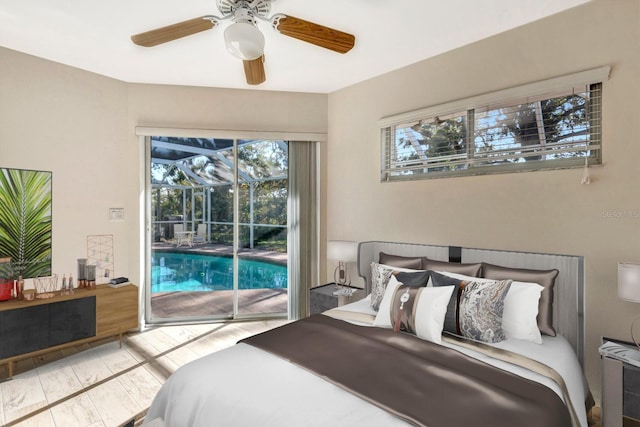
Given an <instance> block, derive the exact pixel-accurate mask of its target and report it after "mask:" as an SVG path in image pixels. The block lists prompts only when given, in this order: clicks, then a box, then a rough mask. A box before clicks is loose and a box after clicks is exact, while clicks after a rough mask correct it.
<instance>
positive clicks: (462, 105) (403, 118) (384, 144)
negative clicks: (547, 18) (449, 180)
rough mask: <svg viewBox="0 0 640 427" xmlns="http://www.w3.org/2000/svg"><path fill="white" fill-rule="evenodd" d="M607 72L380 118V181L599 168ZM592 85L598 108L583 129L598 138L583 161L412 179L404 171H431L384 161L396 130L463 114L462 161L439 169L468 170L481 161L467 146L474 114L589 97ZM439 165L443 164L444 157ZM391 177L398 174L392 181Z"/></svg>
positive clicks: (597, 70)
mask: <svg viewBox="0 0 640 427" xmlns="http://www.w3.org/2000/svg"><path fill="white" fill-rule="evenodd" d="M610 69H611V67H610V66H603V67H599V68H594V69H591V70H586V71H581V72H578V73H574V74H569V75H564V76H560V77H555V78H551V79H547V80H543V81H538V82H533V83H529V84H524V85H521V86H516V87H511V88H507V89H502V90H498V91H495V92H490V93H486V94H482V95H478V96H474V97H470V98H465V99H460V100H457V101H452V102H448V103H444V104H439V105H435V106H431V107H426V108H422V109H419V110H415V111H409V112H405V113H402V114H397V115H393V116H389V117H385V118H383V119H381V120H379V122H378V127H379V130H380V143H381V156H380V161H381V165H380V166H381V168H380V170H381V175H380V180H381V181H382V182H387V181H406V180H420V179H434V178H446V177H455V176H469V175H486V174H500V173H512V172H520V171H536V170H548V169H567V168H575V167H581V166H584V163H585V161H584V159H587V162H588V163H589V164H590V165H591V164H600V163H601V162H602V156H601V153H602V146H601V142H602V124H601V120H602V83H604V82H605V81H607V80H608V79H609V73H610ZM597 84H600V86H599V87H596V90H597V91H598V98H596V99H598V101H599V103H600V105H599V107H600V108H599V109H598V111H597V114H596V115H595V116H594V117H591V118H590V119H589V122H590V125H589V126H590V129H591V128H592V127H593V126H595V128H596V132H595V134H596V135H597V136H598V137H599V138H598V141H597V143H594V144H593V145H592V148H590V154H589V156H586V157H585V156H581V157H577V158H567V159H552V160H540V161H535V162H519V163H501V164H490V165H484V166H482V167H466V168H463V169H456V170H447V171H442V170H441V171H431V172H424V173H412V172H409V171H411V170H414V169H427V168H429V169H431V167H430V166H429V165H428V164H427V163H425V162H420V161H419V160H418V161H417V163H416V162H414V163H416V164H415V165H414V166H413V167H406V168H402V167H400V168H398V167H397V166H396V165H397V164H395V163H393V162H391V160H390V159H391V158H392V157H391V155H392V154H393V151H394V150H395V148H396V147H395V146H396V144H395V143H394V141H393V139H394V138H395V137H396V130H395V129H396V126H402V125H405V126H406V125H407V123H416V122H417V123H422V122H423V121H425V119H426V120H429V119H431V120H433V119H435V120H436V121H437V120H438V119H439V118H445V119H446V118H447V117H453V116H455V117H460V116H461V115H462V114H466V116H465V120H466V123H465V124H464V126H465V127H466V130H465V132H466V133H465V135H466V141H465V151H464V155H462V154H461V155H460V156H462V157H460V156H457V157H460V159H454V158H453V157H456V156H451V157H452V158H451V159H449V161H448V162H446V161H445V162H444V164H445V165H447V166H454V165H456V164H465V165H472V164H473V163H474V162H475V161H476V160H475V158H480V159H481V158H482V157H477V155H476V153H475V150H474V146H475V143H470V139H472V138H475V136H474V135H475V132H474V126H475V124H476V123H475V118H474V116H475V114H476V110H480V111H482V110H486V109H487V106H488V105H490V106H492V107H491V108H496V106H517V105H518V104H522V103H531V102H534V101H529V100H536V102H540V100H542V99H545V98H544V97H545V96H547V98H546V99H552V98H554V97H558V96H564V95H559V94H560V93H561V92H567V91H570V90H571V89H572V88H576V87H581V86H582V87H585V88H589V91H590V92H591V91H593V86H592V85H597ZM594 123H595V125H594ZM590 132H591V133H592V135H593V134H594V133H593V131H591V130H590ZM566 145H568V144H567V143H566V142H565V143H563V146H566ZM442 159H444V160H447V159H445V158H444V157H443V158H442ZM425 160H426V158H425ZM438 160H440V158H438V157H436V158H434V164H437V163H439V162H438ZM480 161H481V160H480ZM436 162H437V163H436ZM407 163H411V161H407ZM418 163H419V164H418ZM434 167H437V166H434ZM402 172H407V174H406V175H403V174H402ZM394 173H395V174H394ZM397 173H401V174H400V175H397Z"/></svg>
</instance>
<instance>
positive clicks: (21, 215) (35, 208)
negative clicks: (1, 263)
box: [0, 168, 52, 278]
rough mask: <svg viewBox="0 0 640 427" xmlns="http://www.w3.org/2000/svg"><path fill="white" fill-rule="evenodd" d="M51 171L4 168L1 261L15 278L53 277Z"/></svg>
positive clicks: (0, 179) (0, 178) (0, 207)
mask: <svg viewBox="0 0 640 427" xmlns="http://www.w3.org/2000/svg"><path fill="white" fill-rule="evenodd" d="M51 175H52V173H51V172H44V171H34V170H25V169H7V168H0V258H7V257H9V258H11V270H12V275H13V276H14V278H15V277H17V276H22V277H23V278H30V277H37V276H49V275H51V230H52V227H51V207H52V194H51Z"/></svg>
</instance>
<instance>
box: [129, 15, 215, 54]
mask: <svg viewBox="0 0 640 427" xmlns="http://www.w3.org/2000/svg"><path fill="white" fill-rule="evenodd" d="M206 18H207V17H206V16H201V17H200V18H193V19H189V20H188V21H183V22H178V23H177V24H172V25H167V26H166V27H162V28H156V29H155V30H151V31H147V32H144V33H140V34H136V35H133V36H131V41H133V42H134V43H135V44H137V45H139V46H144V47H152V46H156V45H159V44H162V43H166V42H170V41H172V40H176V39H179V38H182V37H186V36H190V35H191V34H196V33H199V32H201V31H206V30H210V29H211V28H213V27H214V26H215V25H216V23H215V22H212V21H211V20H209V19H206Z"/></svg>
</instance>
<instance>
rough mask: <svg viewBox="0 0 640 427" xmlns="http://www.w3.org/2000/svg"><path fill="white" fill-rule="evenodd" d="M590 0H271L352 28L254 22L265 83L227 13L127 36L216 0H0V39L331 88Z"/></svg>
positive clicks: (140, 71) (112, 68)
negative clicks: (235, 52) (337, 37)
mask: <svg viewBox="0 0 640 427" xmlns="http://www.w3.org/2000/svg"><path fill="white" fill-rule="evenodd" d="M588 1H590V0H315V1H312V0H277V1H274V2H273V4H272V6H271V13H272V14H274V13H285V14H287V15H292V16H295V17H298V18H302V19H306V20H309V21H313V22H315V23H318V24H322V25H326V26H329V27H332V28H336V29H339V30H342V31H345V32H348V33H351V34H354V35H355V36H356V44H355V47H354V48H353V49H352V50H351V51H350V52H349V53H347V54H345V55H341V54H338V53H335V52H332V51H329V50H326V49H322V48H319V47H317V46H313V45H310V44H307V43H304V42H301V41H298V40H296V39H292V38H289V37H286V36H283V35H281V34H279V33H277V32H275V31H273V30H272V29H271V27H270V26H269V25H268V23H266V22H264V23H261V24H259V28H260V30H261V31H262V32H263V33H264V35H265V39H266V47H265V57H266V62H265V71H266V74H267V81H266V82H265V83H263V84H262V85H259V86H249V85H247V84H246V83H245V79H244V72H243V68H242V62H241V61H240V60H238V59H236V58H234V57H232V56H231V55H230V54H228V53H227V52H226V50H225V47H224V40H223V31H224V26H225V25H227V23H228V21H223V23H222V25H220V26H216V27H214V28H213V29H212V30H209V31H206V32H203V33H199V34H195V35H192V36H189V37H185V38H182V39H179V40H176V41H173V42H170V43H166V44H163V45H159V46H156V47H152V48H144V47H139V46H136V45H134V44H133V43H132V42H131V40H130V36H131V35H132V34H136V33H140V32H144V31H148V30H151V29H154V28H158V27H162V26H165V25H169V24H173V23H176V22H180V21H184V20H186V19H191V18H196V17H199V16H202V15H218V16H220V13H219V12H218V9H217V6H216V0H109V1H106V0H103V1H96V0H55V1H53V0H0V46H4V47H7V48H9V49H13V50H17V51H21V52H25V53H28V54H31V55H35V56H39V57H42V58H46V59H49V60H52V61H56V62H60V63H63V64H67V65H71V66H73V67H77V68H81V69H84V70H88V71H92V72H95V73H98V74H102V75H105V76H109V77H113V78H116V79H119V80H123V81H126V82H135V83H157V84H171V85H188V86H206V87H224V88H245V89H260V90H282V91H295V92H317V93H329V92H333V91H335V90H338V89H341V88H343V87H346V86H349V85H352V84H354V83H357V82H360V81H363V80H366V79H369V78H371V77H375V76H378V75H381V74H384V73H386V72H389V71H392V70H395V69H398V68H401V67H403V66H406V65H409V64H412V63H415V62H418V61H420V60H423V59H426V58H429V57H432V56H435V55H438V54H440V53H443V52H446V51H448V50H451V49H454V48H457V47H460V46H464V45H466V44H469V43H472V42H474V41H477V40H480V39H483V38H486V37H489V36H492V35H494V34H498V33H500V32H503V31H506V30H509V29H511V28H514V27H517V26H520V25H523V24H526V23H528V22H531V21H535V20H538V19H540V18H543V17H545V16H548V15H552V14H555V13H558V12H560V11H562V10H565V9H568V8H571V7H574V6H577V5H580V4H583V3H587V2H588Z"/></svg>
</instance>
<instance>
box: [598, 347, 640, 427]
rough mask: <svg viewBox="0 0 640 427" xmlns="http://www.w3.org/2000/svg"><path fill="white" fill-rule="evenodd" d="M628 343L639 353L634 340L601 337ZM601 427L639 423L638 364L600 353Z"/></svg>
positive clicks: (639, 382)
mask: <svg viewBox="0 0 640 427" xmlns="http://www.w3.org/2000/svg"><path fill="white" fill-rule="evenodd" d="M607 341H610V342H613V343H616V344H620V345H623V346H624V347H628V348H629V349H631V350H632V351H634V352H636V354H637V355H638V356H640V352H638V349H637V348H636V346H635V344H632V343H628V342H625V341H620V340H615V339H610V338H606V337H603V338H602V342H603V344H604V343H605V342H607ZM601 375H602V378H601V384H602V388H601V394H602V396H601V399H602V402H601V403H600V405H601V418H602V427H622V426H623V425H624V426H625V427H626V426H640V421H639V420H640V367H637V366H634V365H632V364H630V363H626V362H623V361H621V360H618V359H615V358H613V357H609V356H607V355H606V354H604V355H603V354H601Z"/></svg>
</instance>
